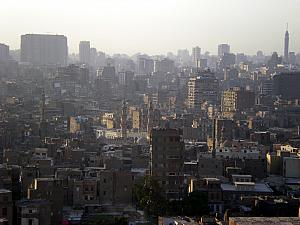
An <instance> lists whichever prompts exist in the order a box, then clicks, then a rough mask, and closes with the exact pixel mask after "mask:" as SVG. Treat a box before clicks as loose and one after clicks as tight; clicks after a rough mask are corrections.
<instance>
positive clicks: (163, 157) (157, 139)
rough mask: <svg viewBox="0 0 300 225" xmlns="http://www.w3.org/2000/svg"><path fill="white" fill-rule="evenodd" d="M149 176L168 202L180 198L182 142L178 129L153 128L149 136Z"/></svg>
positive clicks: (182, 162)
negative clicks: (156, 181)
mask: <svg viewBox="0 0 300 225" xmlns="http://www.w3.org/2000/svg"><path fill="white" fill-rule="evenodd" d="M150 144H151V146H150V152H151V175H152V176H153V177H154V178H155V179H157V180H158V182H159V183H160V185H161V186H162V188H163V189H164V191H165V194H166V197H167V198H168V199H170V200H172V199H173V200H175V199H180V198H181V197H182V194H183V192H182V187H183V164H184V160H183V153H184V141H183V139H182V131H181V130H179V129H170V128H167V129H158V128H154V129H152V131H151V136H150Z"/></svg>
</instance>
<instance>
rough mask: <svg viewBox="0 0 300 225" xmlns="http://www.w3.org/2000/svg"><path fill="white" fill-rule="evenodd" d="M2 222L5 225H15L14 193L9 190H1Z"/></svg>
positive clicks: (0, 216) (0, 209) (0, 212)
mask: <svg viewBox="0 0 300 225" xmlns="http://www.w3.org/2000/svg"><path fill="white" fill-rule="evenodd" d="M0 220H2V221H3V225H4V224H7V225H12V224H13V201H12V192H11V191H10V190H7V189H0Z"/></svg>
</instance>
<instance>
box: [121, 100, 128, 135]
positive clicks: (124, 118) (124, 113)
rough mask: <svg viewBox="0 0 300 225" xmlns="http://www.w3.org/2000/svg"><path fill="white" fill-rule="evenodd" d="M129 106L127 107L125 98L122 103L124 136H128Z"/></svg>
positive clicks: (122, 129) (122, 131)
mask: <svg viewBox="0 0 300 225" xmlns="http://www.w3.org/2000/svg"><path fill="white" fill-rule="evenodd" d="M126 121H127V107H126V101H125V100H123V103H122V116H121V135H122V138H127V124H126Z"/></svg>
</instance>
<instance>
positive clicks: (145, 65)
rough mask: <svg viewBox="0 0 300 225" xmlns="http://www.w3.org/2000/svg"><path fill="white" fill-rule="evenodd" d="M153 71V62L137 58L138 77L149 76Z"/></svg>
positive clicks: (142, 57)
mask: <svg viewBox="0 0 300 225" xmlns="http://www.w3.org/2000/svg"><path fill="white" fill-rule="evenodd" d="M153 71H154V61H153V59H149V58H147V57H144V56H139V57H138V58H137V73H138V74H140V75H146V74H150V73H152V72H153Z"/></svg>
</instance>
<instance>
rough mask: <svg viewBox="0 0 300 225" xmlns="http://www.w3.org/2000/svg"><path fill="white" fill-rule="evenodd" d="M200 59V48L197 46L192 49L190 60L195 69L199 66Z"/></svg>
mask: <svg viewBox="0 0 300 225" xmlns="http://www.w3.org/2000/svg"><path fill="white" fill-rule="evenodd" d="M200 57H201V48H199V47H198V46H197V47H195V48H193V49H192V60H193V64H194V66H196V67H197V66H198V65H199V63H198V61H200Z"/></svg>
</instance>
